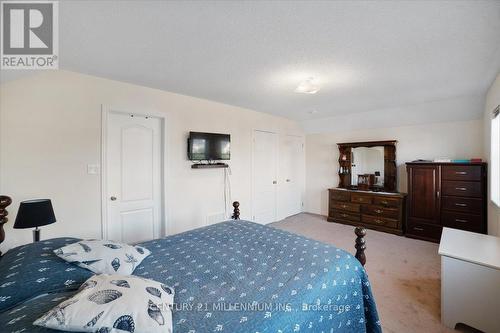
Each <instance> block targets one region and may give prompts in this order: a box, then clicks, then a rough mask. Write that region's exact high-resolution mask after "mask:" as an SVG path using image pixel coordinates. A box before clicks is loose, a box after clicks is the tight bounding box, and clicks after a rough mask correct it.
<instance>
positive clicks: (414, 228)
mask: <svg viewBox="0 0 500 333" xmlns="http://www.w3.org/2000/svg"><path fill="white" fill-rule="evenodd" d="M413 230H417V231H424V228H420V227H413Z"/></svg>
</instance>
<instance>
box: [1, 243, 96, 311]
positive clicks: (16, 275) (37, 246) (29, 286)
mask: <svg viewBox="0 0 500 333" xmlns="http://www.w3.org/2000/svg"><path fill="white" fill-rule="evenodd" d="M76 241H78V238H69V237H68V238H53V239H47V240H43V241H40V242H36V243H29V244H26V245H21V246H18V247H15V248H13V249H11V250H9V251H8V252H7V253H5V254H4V255H3V256H2V258H1V260H0V311H5V310H8V309H10V308H12V307H14V306H16V305H17V304H19V303H21V302H24V301H26V300H27V299H29V298H31V297H33V296H37V295H40V294H44V293H53V292H59V291H68V290H76V289H78V287H79V286H80V285H81V284H82V283H83V282H84V281H85V280H87V279H88V278H89V277H91V276H92V275H93V273H92V272H89V271H88V270H86V269H83V268H80V267H76V266H74V265H71V264H70V263H67V262H66V261H63V260H61V259H60V258H58V257H57V256H56V255H55V254H54V252H53V251H54V249H57V248H60V247H61V246H65V245H67V244H72V243H74V242H76Z"/></svg>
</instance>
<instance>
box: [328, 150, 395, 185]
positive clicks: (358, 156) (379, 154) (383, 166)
mask: <svg viewBox="0 0 500 333" xmlns="http://www.w3.org/2000/svg"><path fill="white" fill-rule="evenodd" d="M337 145H338V148H339V170H338V174H339V185H338V187H341V188H347V189H358V190H366V191H377V192H380V191H383V192H395V191H396V173H397V171H396V141H372V142H348V143H338V144H337Z"/></svg>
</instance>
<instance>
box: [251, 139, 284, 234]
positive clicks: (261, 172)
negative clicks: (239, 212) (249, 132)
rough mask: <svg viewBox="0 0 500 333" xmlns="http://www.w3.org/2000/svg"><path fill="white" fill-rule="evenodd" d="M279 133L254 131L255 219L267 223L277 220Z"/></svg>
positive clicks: (253, 176)
mask: <svg viewBox="0 0 500 333" xmlns="http://www.w3.org/2000/svg"><path fill="white" fill-rule="evenodd" d="M277 167H278V135H277V134H276V133H271V132H263V131H254V144H253V175H252V178H253V200H252V201H253V220H254V221H255V222H257V223H261V224H267V223H271V222H274V221H276V208H277V205H276V202H277V200H276V199H277V183H278V179H277Z"/></svg>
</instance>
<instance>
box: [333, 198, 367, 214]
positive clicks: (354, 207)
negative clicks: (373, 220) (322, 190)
mask: <svg viewBox="0 0 500 333" xmlns="http://www.w3.org/2000/svg"><path fill="white" fill-rule="evenodd" d="M332 207H333V208H334V209H336V210H344V211H348V212H355V213H359V211H360V206H359V204H355V203H351V202H342V201H333V202H332Z"/></svg>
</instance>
